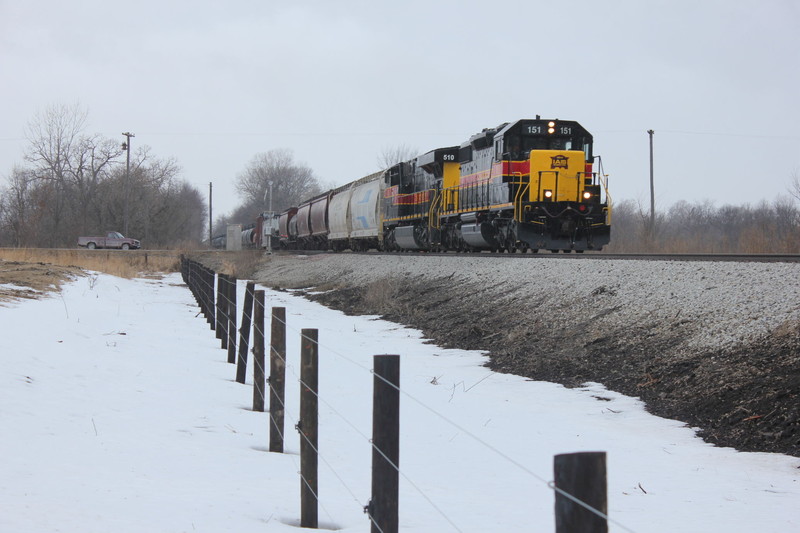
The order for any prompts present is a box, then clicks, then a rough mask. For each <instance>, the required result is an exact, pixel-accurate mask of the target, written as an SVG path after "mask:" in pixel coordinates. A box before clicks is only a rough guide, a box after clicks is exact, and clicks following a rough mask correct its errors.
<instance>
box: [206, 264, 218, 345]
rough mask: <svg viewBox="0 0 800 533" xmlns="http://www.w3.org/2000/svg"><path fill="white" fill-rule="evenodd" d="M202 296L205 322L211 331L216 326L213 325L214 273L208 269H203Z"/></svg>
mask: <svg viewBox="0 0 800 533" xmlns="http://www.w3.org/2000/svg"><path fill="white" fill-rule="evenodd" d="M203 294H205V300H206V320H207V321H208V324H209V326H210V327H211V329H212V330H213V329H214V327H215V326H216V324H214V320H215V313H214V271H213V270H211V269H210V268H205V269H204V276H203Z"/></svg>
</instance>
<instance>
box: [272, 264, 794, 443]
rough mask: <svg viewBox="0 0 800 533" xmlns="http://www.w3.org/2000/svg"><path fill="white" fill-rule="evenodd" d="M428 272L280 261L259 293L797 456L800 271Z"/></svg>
mask: <svg viewBox="0 0 800 533" xmlns="http://www.w3.org/2000/svg"><path fill="white" fill-rule="evenodd" d="M426 259H428V258H412V257H408V256H398V257H397V258H381V259H378V258H374V259H369V260H363V259H359V258H358V257H354V256H353V257H350V258H347V257H344V256H336V257H331V256H322V257H311V258H301V259H297V258H292V259H289V258H280V257H276V258H274V259H273V260H270V261H268V262H266V263H265V264H264V266H263V267H262V268H261V270H260V271H259V272H258V276H257V279H258V280H259V281H261V282H262V283H265V284H267V285H270V286H273V287H276V288H290V287H291V288H296V287H310V286H314V287H316V290H317V291H319V290H322V291H324V292H322V293H316V294H309V295H308V297H309V298H312V299H314V300H317V301H319V302H320V303H323V304H325V305H327V306H330V307H333V308H336V309H340V310H343V311H345V312H347V313H352V314H379V315H383V316H385V317H386V318H387V319H390V320H393V321H397V322H400V323H403V324H406V325H409V326H412V327H414V328H418V329H420V330H422V331H423V332H424V333H425V335H426V336H427V337H428V338H430V339H432V340H433V341H435V342H436V343H438V344H441V345H443V346H446V347H458V348H465V349H477V350H486V351H488V352H489V355H490V363H489V366H490V367H491V368H493V369H494V370H496V371H498V372H509V373H513V374H518V375H522V376H527V377H530V378H532V379H537V380H546V381H552V382H557V383H562V384H564V385H566V386H578V385H580V384H582V383H585V382H587V381H593V382H599V383H603V384H604V385H605V386H607V387H608V388H610V389H613V390H616V391H619V392H622V393H625V394H628V395H631V396H637V397H639V398H641V399H642V400H643V401H644V402H645V403H646V405H647V407H648V409H649V410H650V411H651V412H652V413H654V414H656V415H659V416H664V417H668V418H673V419H677V420H681V421H683V422H685V423H687V424H688V425H690V426H692V427H698V428H700V435H701V436H702V437H703V438H704V439H706V440H707V441H708V442H711V443H714V444H717V445H720V446H731V447H735V448H737V449H740V450H745V451H768V452H780V453H786V454H790V455H795V456H800V401H798V400H800V318H799V317H800V293H799V292H798V291H797V290H796V289H789V288H787V285H786V282H787V281H790V280H792V279H794V280H796V279H800V276H798V274H800V266H794V265H787V264H783V265H778V266H776V265H771V266H770V265H763V264H713V263H704V264H700V263H692V264H685V263H683V264H681V263H668V262H660V264H644V263H647V262H644V261H617V262H607V261H576V260H564V259H561V260H558V261H560V263H556V262H555V261H554V260H552V259H537V260H530V261H529V262H525V263H522V262H520V261H521V260H511V259H505V260H503V261H504V262H499V261H500V260H497V259H483V258H482V259H481V260H479V261H478V262H476V260H472V261H468V260H464V259H462V260H461V261H462V262H461V263H459V259H458V258H452V260H449V259H448V260H426ZM381 261H384V262H387V261H388V262H390V263H391V264H392V266H390V267H386V266H385V265H382V264H381ZM490 261H491V262H490ZM633 263H640V264H639V265H634V264H633ZM781 280H783V283H780V281H781ZM773 293H774V294H773Z"/></svg>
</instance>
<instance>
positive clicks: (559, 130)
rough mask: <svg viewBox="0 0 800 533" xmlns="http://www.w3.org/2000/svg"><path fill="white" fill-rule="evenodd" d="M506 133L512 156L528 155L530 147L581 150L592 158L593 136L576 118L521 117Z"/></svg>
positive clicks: (523, 156)
mask: <svg viewBox="0 0 800 533" xmlns="http://www.w3.org/2000/svg"><path fill="white" fill-rule="evenodd" d="M504 137H505V138H504V140H505V150H504V151H505V152H507V153H508V154H509V155H510V156H511V158H512V159H527V158H528V156H529V154H530V152H531V150H582V151H583V152H584V153H585V155H586V161H591V160H592V136H591V135H589V134H588V133H587V132H586V130H584V129H583V128H581V127H580V126H579V125H578V124H577V123H574V122H552V121H551V122H545V121H521V122H518V123H517V124H514V125H513V126H512V127H510V128H509V131H508V132H507V133H506V134H505V136H504Z"/></svg>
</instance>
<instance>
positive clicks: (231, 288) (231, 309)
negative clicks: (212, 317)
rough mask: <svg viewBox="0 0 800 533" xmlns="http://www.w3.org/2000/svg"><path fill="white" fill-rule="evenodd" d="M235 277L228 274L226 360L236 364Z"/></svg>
mask: <svg viewBox="0 0 800 533" xmlns="http://www.w3.org/2000/svg"><path fill="white" fill-rule="evenodd" d="M236 282H237V280H236V277H235V276H228V362H229V363H231V364H236Z"/></svg>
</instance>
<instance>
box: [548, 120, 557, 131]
mask: <svg viewBox="0 0 800 533" xmlns="http://www.w3.org/2000/svg"><path fill="white" fill-rule="evenodd" d="M555 132H556V123H555V122H553V121H552V120H551V121H550V122H548V123H547V133H555Z"/></svg>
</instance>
